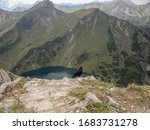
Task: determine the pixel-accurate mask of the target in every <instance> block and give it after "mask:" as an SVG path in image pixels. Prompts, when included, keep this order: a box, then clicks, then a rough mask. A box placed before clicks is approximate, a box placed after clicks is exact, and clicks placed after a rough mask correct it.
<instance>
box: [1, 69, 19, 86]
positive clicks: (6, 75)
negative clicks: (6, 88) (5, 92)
mask: <svg viewBox="0 0 150 130" xmlns="http://www.w3.org/2000/svg"><path fill="white" fill-rule="evenodd" d="M17 78H18V76H16V75H14V74H12V73H10V72H8V71H5V70H3V69H0V85H1V84H3V83H8V82H11V81H13V80H15V79H17Z"/></svg>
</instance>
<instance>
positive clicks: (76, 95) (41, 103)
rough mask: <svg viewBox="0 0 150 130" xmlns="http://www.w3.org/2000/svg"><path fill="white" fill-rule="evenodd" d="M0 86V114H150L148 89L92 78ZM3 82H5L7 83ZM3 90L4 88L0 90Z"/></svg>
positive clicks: (16, 80)
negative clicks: (121, 85)
mask: <svg viewBox="0 0 150 130" xmlns="http://www.w3.org/2000/svg"><path fill="white" fill-rule="evenodd" d="M0 74H1V77H0V80H2V79H3V78H2V77H7V78H8V77H9V78H8V79H9V80H7V81H8V82H7V81H6V80H5V81H6V82H3V83H2V84H1V85H0V95H1V96H0V112H21V113H24V112H28V113H29V112H38V113H42V112H44V113H46V112H51V113H62V112H63V113H64V112H65V113H86V112H90V113H92V112H98V113H100V112H108V113H114V112H115V113H116V112H117V113H118V112H119V113H120V112H121V113H122V112H150V86H137V85H134V84H132V85H129V86H128V87H127V88H118V87H115V86H114V85H113V84H110V83H109V84H108V83H104V82H102V81H98V80H96V79H95V78H94V77H86V78H76V79H70V78H64V79H61V80H44V79H36V78H23V77H19V76H15V75H13V76H14V78H13V80H11V81H10V79H11V76H9V75H10V73H9V72H6V71H4V70H2V69H1V70H0ZM7 78H6V79H7ZM3 86H7V87H5V88H4V87H3Z"/></svg>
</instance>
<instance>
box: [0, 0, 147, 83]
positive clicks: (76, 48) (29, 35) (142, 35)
mask: <svg viewBox="0 0 150 130" xmlns="http://www.w3.org/2000/svg"><path fill="white" fill-rule="evenodd" d="M110 3H111V2H110ZM124 3H125V2H124ZM124 3H123V2H122V1H121V2H120V3H118V4H119V5H118V6H121V5H122V4H124ZM108 4H109V2H108ZM112 6H116V4H114V5H112V4H111V7H112ZM128 6H129V5H128ZM110 9H111V8H110ZM117 9H123V8H121V7H120V8H117ZM118 12H119V11H118ZM120 12H121V11H120ZM5 13H6V14H7V13H8V14H9V15H8V16H11V17H9V18H10V19H8V23H10V24H7V22H5V23H6V24H4V26H3V29H2V31H0V67H2V68H5V69H7V70H11V71H13V72H14V73H16V74H21V73H23V72H26V71H30V70H33V69H38V68H42V67H47V66H64V67H70V68H79V66H83V68H84V70H85V71H86V72H88V73H90V74H92V75H94V76H95V77H98V78H100V79H101V80H104V81H107V82H113V83H116V84H117V85H123V86H127V85H128V84H129V83H132V82H136V83H139V84H141V83H149V80H147V77H148V78H149V72H145V69H143V68H142V66H141V64H140V63H142V62H143V63H146V64H147V65H149V64H150V36H149V33H147V32H148V31H147V30H148V28H146V29H143V28H142V29H141V27H137V26H134V25H132V24H131V23H130V22H128V21H125V20H121V19H118V18H116V17H113V16H110V15H108V14H106V13H104V12H103V11H100V10H99V9H97V8H91V9H82V10H78V11H76V12H73V13H69V14H68V13H65V12H63V11H60V10H58V9H56V8H55V7H54V5H53V3H52V2H50V1H49V0H44V1H42V2H40V3H37V4H35V6H33V7H32V8H30V9H29V10H27V11H25V12H23V13H12V12H11V13H9V12H4V14H5ZM116 13H117V12H116ZM12 14H15V15H16V18H15V20H14V21H13V22H12V19H13V18H14V17H12V16H13V15H12ZM136 15H137V14H136ZM6 16H7V15H6ZM1 25H3V23H2V24H1ZM148 71H149V70H148ZM145 79H146V80H145ZM147 81H148V82H147Z"/></svg>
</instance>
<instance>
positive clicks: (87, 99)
mask: <svg viewBox="0 0 150 130" xmlns="http://www.w3.org/2000/svg"><path fill="white" fill-rule="evenodd" d="M94 103H102V101H100V100H99V99H98V98H97V97H96V96H95V94H93V93H91V92H88V93H87V95H86V97H85V100H84V101H83V102H82V106H87V105H91V104H94Z"/></svg>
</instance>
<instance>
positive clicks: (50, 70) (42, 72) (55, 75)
mask: <svg viewBox="0 0 150 130" xmlns="http://www.w3.org/2000/svg"><path fill="white" fill-rule="evenodd" d="M83 69H84V68H83ZM77 70H78V69H72V68H65V67H45V68H40V69H37V70H32V71H28V72H25V73H23V74H21V76H24V77H28V76H29V77H32V78H41V79H63V78H64V77H68V78H72V76H73V75H74V73H76V72H77ZM88 75H89V74H88V73H85V72H83V73H82V75H81V77H86V76H88Z"/></svg>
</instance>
